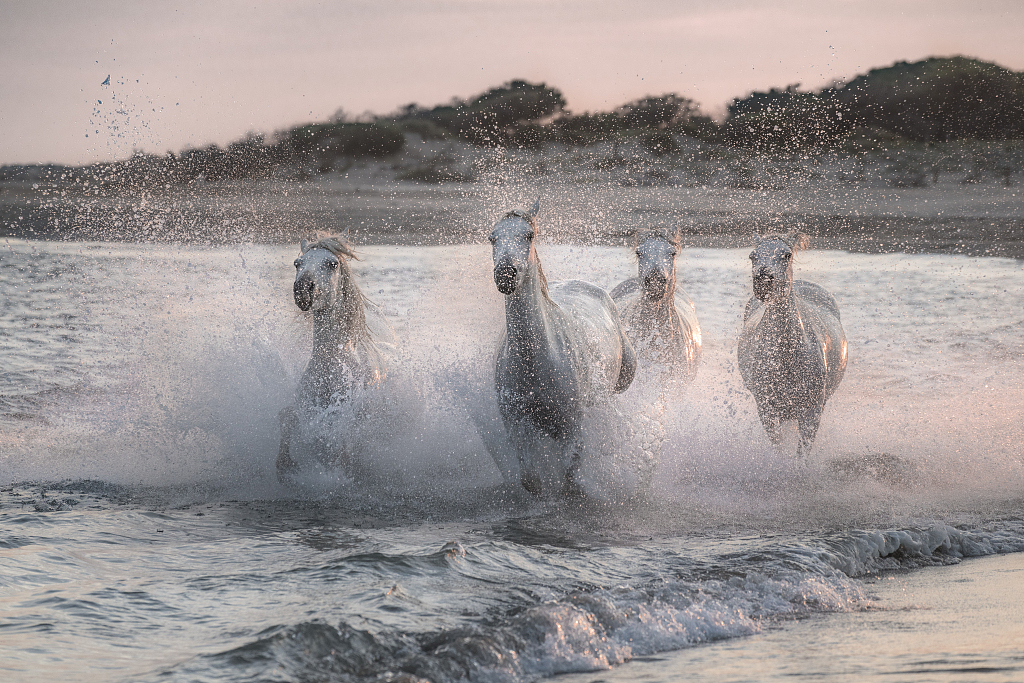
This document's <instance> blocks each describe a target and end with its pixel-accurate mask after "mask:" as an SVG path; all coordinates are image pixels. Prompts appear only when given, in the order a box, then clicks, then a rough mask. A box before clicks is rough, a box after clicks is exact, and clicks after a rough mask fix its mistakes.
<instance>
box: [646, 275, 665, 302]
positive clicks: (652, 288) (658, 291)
mask: <svg viewBox="0 0 1024 683" xmlns="http://www.w3.org/2000/svg"><path fill="white" fill-rule="evenodd" d="M667 288H668V278H667V277H665V274H664V273H663V272H661V271H660V270H652V271H651V272H649V273H647V275H645V276H644V291H645V292H647V296H649V297H651V298H652V299H660V298H662V297H663V296H665V294H666V293H667V292H666V290H667Z"/></svg>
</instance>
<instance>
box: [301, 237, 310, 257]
mask: <svg viewBox="0 0 1024 683" xmlns="http://www.w3.org/2000/svg"><path fill="white" fill-rule="evenodd" d="M299 251H301V252H302V253H303V254H305V253H306V252H307V251H309V242H308V241H307V240H306V238H305V237H303V238H302V240H301V241H300V242H299Z"/></svg>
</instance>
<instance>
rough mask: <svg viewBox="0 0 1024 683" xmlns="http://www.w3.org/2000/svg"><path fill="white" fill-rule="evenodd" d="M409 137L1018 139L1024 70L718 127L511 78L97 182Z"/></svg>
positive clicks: (745, 109)
mask: <svg viewBox="0 0 1024 683" xmlns="http://www.w3.org/2000/svg"><path fill="white" fill-rule="evenodd" d="M407 134H417V135H419V136H421V137H422V138H424V139H428V140H429V139H455V140H461V141H465V142H467V143H470V144H474V145H482V146H491V147H506V148H521V149H522V148H525V149H537V148H539V147H541V146H543V145H545V144H548V143H562V144H566V145H573V146H586V145H591V144H594V143H597V142H601V141H609V140H623V139H636V140H639V141H640V142H641V143H642V145H643V146H644V147H645V148H646V149H647V150H648V151H649V152H650V153H651V154H652V155H655V156H663V155H671V154H675V153H677V152H679V149H680V148H679V144H678V136H681V135H685V136H690V137H693V138H696V139H698V140H701V141H703V142H707V143H714V144H720V145H729V146H734V147H743V148H747V149H750V150H753V151H755V152H759V153H793V152H807V151H813V150H820V151H827V150H834V149H844V148H845V149H846V150H847V151H850V152H858V151H863V150H864V149H869V148H872V147H877V146H879V145H897V144H906V143H928V142H949V141H953V140H962V139H975V140H1008V139H1020V138H1024V73H1018V72H1013V71H1009V70H1007V69H1004V68H1002V67H1000V66H998V65H996V64H992V63H988V62H982V61H978V60H975V59H968V58H965V57H952V58H931V59H926V60H924V61H920V62H914V63H906V62H899V63H897V64H894V65H893V66H890V67H887V68H884V69H874V70H872V71H869V72H868V73H867V74H865V75H862V76H858V77H857V78H855V79H853V80H852V81H850V82H848V83H845V84H841V85H835V86H830V87H826V88H823V89H821V90H819V91H804V90H800V87H799V84H796V85H791V86H788V87H786V88H783V89H771V90H769V91H768V92H754V93H751V94H750V95H748V96H746V97H744V98H741V99H735V100H733V101H732V102H731V103H730V104H729V107H728V117H727V118H726V119H725V121H723V122H722V123H716V122H715V121H713V120H712V119H711V118H710V117H708V116H706V115H704V114H702V113H701V111H700V107H699V105H698V104H697V103H696V102H694V101H693V100H691V99H689V98H686V97H683V96H681V95H678V94H675V93H669V94H664V95H658V96H649V97H644V98H641V99H638V100H634V101H632V102H628V103H626V104H623V105H622V106H620V107H618V108H616V109H615V110H613V111H609V112H593V113H589V112H588V113H573V112H571V111H569V110H568V109H567V108H566V101H565V98H564V96H563V95H562V93H561V91H559V90H558V89H557V88H553V87H550V86H548V85H546V84H544V83H530V82H527V81H523V80H513V81H510V82H508V83H505V84H504V85H501V86H499V87H496V88H492V89H490V90H488V91H487V92H485V93H483V94H481V95H478V96H476V97H474V98H472V99H469V100H459V99H456V100H452V101H451V102H450V103H448V104H445V105H440V106H436V107H432V108H427V107H421V106H419V105H417V104H408V105H406V106H403V107H401V108H399V109H398V111H396V112H394V113H392V114H388V115H384V116H377V117H373V118H372V119H371V120H362V121H351V120H347V119H346V118H345V117H343V116H341V117H337V119H336V120H334V121H332V122H329V123H311V124H306V125H302V126H297V127H295V128H292V129H290V130H287V131H283V132H279V133H277V134H275V135H273V136H271V137H270V138H266V137H264V136H261V135H250V136H249V137H246V138H245V139H242V140H239V141H236V142H233V143H231V144H230V145H228V146H227V147H226V148H225V149H221V148H220V147H218V146H216V145H210V146H208V147H205V148H202V149H188V150H185V151H183V152H181V153H180V154H174V153H168V154H167V155H165V156H163V157H161V156H155V155H146V154H136V155H135V156H133V157H132V158H131V159H129V160H126V161H122V162H116V163H114V164H106V165H103V166H101V167H100V166H94V167H92V173H93V175H94V176H95V175H96V174H97V172H98V173H99V175H100V176H102V177H101V178H100V181H101V182H102V183H103V184H104V185H106V186H110V185H114V186H116V185H118V184H123V185H125V186H138V185H148V186H152V185H154V184H157V183H174V184H178V183H189V182H194V181H196V180H209V181H213V180H219V179H224V178H266V177H271V176H273V175H274V174H275V173H277V172H279V170H280V169H282V168H289V169H298V170H297V172H298V173H300V174H315V173H324V172H329V171H332V170H338V169H343V168H345V167H346V166H347V165H350V164H351V163H353V160H356V159H366V158H386V157H389V156H392V155H394V154H397V153H398V152H400V151H401V150H402V149H403V147H404V146H405V141H406V135H407ZM68 172H71V171H70V170H69V171H68ZM19 174H20V171H19V169H18V168H17V167H4V168H0V180H3V179H5V178H12V177H16V176H17V175H19Z"/></svg>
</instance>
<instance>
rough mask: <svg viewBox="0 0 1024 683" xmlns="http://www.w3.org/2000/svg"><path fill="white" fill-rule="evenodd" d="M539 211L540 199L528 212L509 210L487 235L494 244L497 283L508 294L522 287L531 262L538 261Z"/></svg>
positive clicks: (495, 282) (499, 289)
mask: <svg viewBox="0 0 1024 683" xmlns="http://www.w3.org/2000/svg"><path fill="white" fill-rule="evenodd" d="M539 211H540V200H539V199H538V200H537V203H536V204H534V205H533V208H532V209H530V210H529V211H509V212H508V213H507V214H505V217H504V218H502V219H501V220H500V221H498V223H497V225H495V226H494V230H492V231H491V234H490V237H488V239H489V240H490V242H491V244H492V245H493V252H492V255H493V258H494V284H495V285H496V286H497V288H498V291H499V292H501V293H502V294H504V295H505V296H508V295H509V294H512V293H514V292H515V291H516V290H517V289H518V288H519V286H520V285H521V284H522V283H523V278H524V277H525V276H526V272H527V271H528V270H529V268H530V264H531V263H535V262H537V250H536V247H535V246H534V241H535V239H536V237H537V213H538V212H539Z"/></svg>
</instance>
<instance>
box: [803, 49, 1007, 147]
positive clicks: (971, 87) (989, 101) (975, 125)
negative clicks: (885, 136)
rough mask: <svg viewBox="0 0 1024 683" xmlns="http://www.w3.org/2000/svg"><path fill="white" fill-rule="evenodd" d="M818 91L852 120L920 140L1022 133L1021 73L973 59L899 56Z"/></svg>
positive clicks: (1005, 137) (945, 139) (996, 137)
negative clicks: (915, 59)
mask: <svg viewBox="0 0 1024 683" xmlns="http://www.w3.org/2000/svg"><path fill="white" fill-rule="evenodd" d="M822 96H823V98H824V99H827V100H833V99H834V100H835V101H836V102H838V104H839V105H841V109H843V110H846V111H848V112H849V114H850V116H851V118H852V121H853V122H855V123H858V124H861V125H865V126H871V127H875V128H881V129H884V130H888V131H892V132H893V133H898V134H899V135H902V136H903V137H906V138H908V139H910V140H915V141H919V142H949V141H951V140H960V139H964V138H973V139H978V140H997V139H1009V138H1024V73H1021V72H1014V71H1010V70H1009V69H1004V68H1003V67H1001V66H999V65H997V64H993V63H991V62H983V61H980V60H977V59H969V58H967V57H932V58H930V59H925V60H923V61H920V62H913V63H907V62H898V63H896V64H894V65H892V66H890V67H886V68H884V69H872V70H871V71H869V72H868V73H867V74H865V75H863V76H858V77H857V78H855V79H853V80H852V81H850V82H849V83H847V84H846V85H845V86H843V87H840V88H835V89H832V90H826V91H823V92H822Z"/></svg>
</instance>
